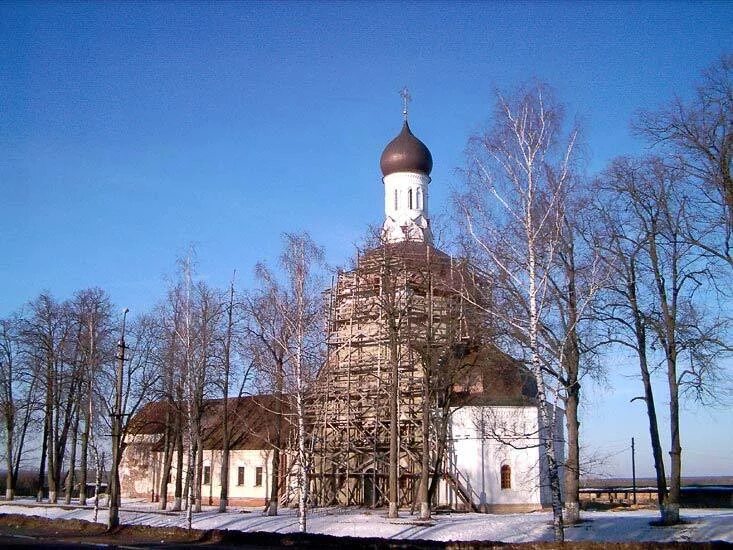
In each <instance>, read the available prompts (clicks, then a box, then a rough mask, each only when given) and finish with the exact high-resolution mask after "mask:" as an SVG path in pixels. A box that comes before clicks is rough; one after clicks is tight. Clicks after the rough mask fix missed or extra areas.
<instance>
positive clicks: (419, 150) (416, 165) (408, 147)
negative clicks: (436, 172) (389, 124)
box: [379, 121, 433, 176]
mask: <svg viewBox="0 0 733 550" xmlns="http://www.w3.org/2000/svg"><path fill="white" fill-rule="evenodd" d="M379 166H380V167H381V168H382V175H384V176H388V175H390V174H394V173H395V172H417V173H419V174H425V175H426V176H429V175H430V171H431V170H432V169H433V156H432V155H431V154H430V151H429V150H428V148H427V147H426V146H425V144H424V143H423V142H422V141H420V140H419V139H417V138H416V137H415V136H414V135H412V132H411V131H410V126H409V125H408V124H407V121H405V124H404V125H403V126H402V131H401V132H400V134H399V135H398V136H397V137H396V138H394V139H393V140H392V141H390V142H389V144H387V147H385V148H384V152H383V153H382V158H381V159H380V161H379Z"/></svg>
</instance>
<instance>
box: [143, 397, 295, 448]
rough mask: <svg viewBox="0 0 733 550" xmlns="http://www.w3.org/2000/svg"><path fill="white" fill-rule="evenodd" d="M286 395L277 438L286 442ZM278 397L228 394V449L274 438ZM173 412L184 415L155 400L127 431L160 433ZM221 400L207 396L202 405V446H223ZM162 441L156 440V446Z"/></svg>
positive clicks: (179, 409)
mask: <svg viewBox="0 0 733 550" xmlns="http://www.w3.org/2000/svg"><path fill="white" fill-rule="evenodd" d="M287 399H288V398H287V397H285V398H284V401H283V402H282V403H281V405H282V409H283V418H282V436H281V441H283V442H284V441H286V440H287V438H288V433H289V430H290V429H291V425H292V422H291V419H290V417H289V411H290V406H289V404H288V403H287ZM277 407H278V398H277V397H276V396H275V395H253V396H247V397H232V398H229V400H228V412H229V420H230V434H231V446H230V447H231V449H269V448H271V447H272V445H273V443H274V442H275V439H276V421H277V413H276V411H277ZM176 414H184V415H185V410H184V409H183V408H182V407H176V406H175V405H174V404H172V403H170V402H168V401H155V402H152V403H148V404H147V405H145V406H144V407H143V408H142V409H141V410H140V412H138V413H137V414H136V415H135V416H134V417H133V418H132V420H131V422H130V433H131V434H135V435H161V436H162V435H163V434H164V433H165V427H166V422H169V423H170V425H171V427H172V426H173V425H174V422H175V415H176ZM223 414H224V400H223V399H208V400H206V401H205V402H204V405H203V416H202V419H201V428H202V432H203V440H204V449H221V448H222V447H223V440H224V439H223V422H222V419H223ZM160 444H162V437H161V442H159V446H160Z"/></svg>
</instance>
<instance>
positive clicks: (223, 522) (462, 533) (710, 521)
mask: <svg viewBox="0 0 733 550" xmlns="http://www.w3.org/2000/svg"><path fill="white" fill-rule="evenodd" d="M231 510H232V511H230V512H228V513H226V514H220V513H218V512H217V511H216V509H214V508H213V507H204V511H203V512H200V513H198V514H194V516H193V523H192V527H193V528H194V529H234V530H240V531H270V532H277V533H287V532H294V531H297V530H298V517H297V511H296V510H291V509H282V510H280V515H279V516H276V517H268V516H264V515H263V514H262V509H261V508H232V509H231ZM0 513H5V514H25V515H34V516H43V517H47V518H59V519H83V520H88V521H92V520H93V518H94V511H93V510H92V509H91V508H79V507H63V506H51V505H37V504H35V503H33V501H30V500H28V501H22V500H18V501H14V502H12V503H10V502H4V503H0ZM681 515H682V517H683V520H684V523H683V524H682V525H678V526H674V527H652V526H651V525H650V522H652V521H654V520H656V519H657V518H658V513H657V512H656V511H655V510H634V511H619V512H612V511H609V512H584V513H583V519H584V521H583V523H581V524H580V525H578V526H576V527H570V528H568V529H567V530H566V539H567V540H593V541H623V540H627V541H628V540H633V541H695V542H703V541H714V540H721V541H727V542H733V509H693V508H685V509H683V510H682V511H681ZM120 519H121V521H122V522H123V523H129V524H144V525H153V526H158V527H172V526H177V527H186V526H187V523H186V514H185V512H165V513H161V512H160V511H158V510H157V508H156V505H153V504H150V503H142V502H125V503H124V504H123V507H122V510H121V512H120ZM551 519H552V518H551V513H549V512H534V513H529V514H473V513H470V514H469V513H456V514H438V515H435V516H433V519H432V520H431V521H430V522H420V521H418V520H417V518H416V517H415V516H410V515H409V514H408V513H407V512H406V511H403V512H402V513H401V517H400V518H399V519H395V520H390V519H388V518H387V515H386V511H383V510H374V511H372V510H364V509H344V508H319V509H316V510H312V511H310V514H309V517H308V531H309V532H312V533H322V534H327V535H336V536H354V537H384V538H397V539H432V540H491V541H503V542H531V541H540V540H552V530H551V526H550V522H551ZM98 521H99V522H106V521H107V512H106V510H100V512H99V517H98Z"/></svg>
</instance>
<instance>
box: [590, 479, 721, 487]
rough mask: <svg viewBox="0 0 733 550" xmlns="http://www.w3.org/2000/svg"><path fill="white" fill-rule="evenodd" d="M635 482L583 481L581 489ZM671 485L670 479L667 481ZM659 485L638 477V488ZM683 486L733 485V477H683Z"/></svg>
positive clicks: (623, 485)
mask: <svg viewBox="0 0 733 550" xmlns="http://www.w3.org/2000/svg"><path fill="white" fill-rule="evenodd" d="M632 483H633V481H632V479H631V478H630V477H607V478H601V479H584V480H581V482H580V486H581V487H631V485H632ZM667 483H669V479H668V480H667ZM656 484H657V480H656V478H653V477H637V478H636V486H637V487H652V486H655V485H656ZM682 485H683V486H684V485H733V476H700V477H683V478H682Z"/></svg>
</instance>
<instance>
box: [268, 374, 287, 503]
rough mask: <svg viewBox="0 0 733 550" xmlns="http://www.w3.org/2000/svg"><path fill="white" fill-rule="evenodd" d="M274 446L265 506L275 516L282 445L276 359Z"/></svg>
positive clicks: (280, 388)
mask: <svg viewBox="0 0 733 550" xmlns="http://www.w3.org/2000/svg"><path fill="white" fill-rule="evenodd" d="M275 368H276V369H277V372H276V374H275V399H276V400H277V402H276V403H275V446H274V449H273V450H272V476H271V480H272V481H271V485H270V502H269V503H268V507H267V515H268V516H276V515H277V509H278V505H279V504H280V447H281V446H282V439H281V438H282V422H283V420H282V416H283V403H282V400H283V364H282V361H281V360H278V361H277V365H276V367H275Z"/></svg>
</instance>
